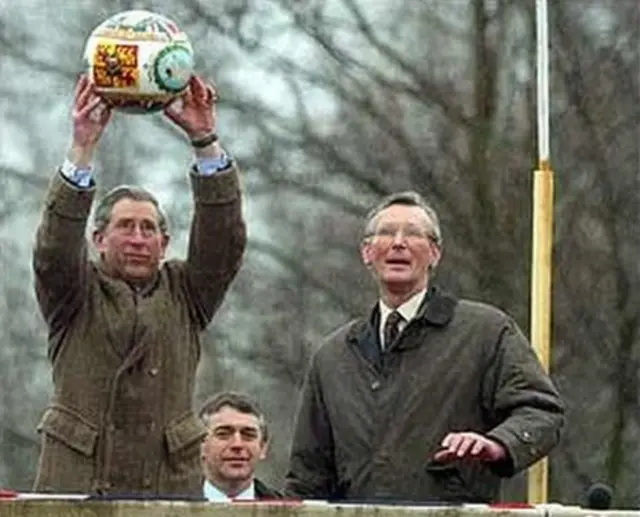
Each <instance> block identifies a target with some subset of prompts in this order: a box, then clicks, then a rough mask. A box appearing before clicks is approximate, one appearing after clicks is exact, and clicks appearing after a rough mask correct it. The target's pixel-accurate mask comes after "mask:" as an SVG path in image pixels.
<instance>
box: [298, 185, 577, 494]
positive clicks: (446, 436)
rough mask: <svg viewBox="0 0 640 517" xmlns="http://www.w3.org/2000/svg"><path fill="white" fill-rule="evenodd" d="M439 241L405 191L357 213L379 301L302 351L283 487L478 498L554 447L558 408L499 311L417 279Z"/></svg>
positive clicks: (436, 253)
mask: <svg viewBox="0 0 640 517" xmlns="http://www.w3.org/2000/svg"><path fill="white" fill-rule="evenodd" d="M441 249H442V236H441V231H440V226H439V223H438V217H437V215H436V213H435V211H434V210H433V209H432V208H431V207H430V206H429V205H427V203H425V201H424V200H423V199H422V198H421V197H420V196H419V195H418V194H416V193H414V192H405V193H399V194H395V195H392V196H390V197H389V198H387V199H385V200H383V202H382V203H381V204H380V205H379V206H377V207H376V208H375V209H374V210H372V212H371V213H370V214H369V216H368V218H367V221H366V225H365V233H364V238H363V241H362V246H361V254H362V259H363V262H364V264H365V265H366V266H367V267H368V268H369V269H370V271H371V273H372V274H373V277H374V278H375V280H376V282H377V284H378V288H379V300H378V303H376V304H375V306H374V307H373V308H372V310H371V312H370V314H369V316H368V317H365V318H359V319H356V320H354V321H352V322H350V323H348V324H346V325H345V326H343V327H342V328H340V329H338V330H337V331H335V332H334V333H332V334H331V335H330V336H329V337H328V338H327V339H326V341H325V342H324V343H323V345H322V346H321V347H320V348H319V350H318V351H317V353H316V354H315V355H314V357H313V358H312V360H311V365H310V368H309V371H308V373H307V377H306V382H305V385H304V388H303V393H302V397H301V403H300V406H299V410H298V414H297V421H296V427H295V432H294V436H293V444H292V450H291V456H290V467H289V472H288V475H287V479H286V491H287V493H288V495H291V496H296V497H301V498H305V499H347V500H353V499H360V500H363V499H364V500H376V499H378V500H385V499H386V500H391V499H395V500H404V501H416V502H429V501H433V502H435V501H446V502H468V503H472V502H483V503H488V502H492V501H496V500H497V499H498V497H499V490H500V479H501V478H503V477H507V476H512V475H513V474H515V473H516V472H519V471H521V470H523V469H525V468H527V467H528V466H529V465H531V464H532V463H534V462H535V461H537V460H539V459H540V458H542V457H543V456H545V455H546V454H548V452H549V451H550V450H551V449H552V447H554V445H556V444H557V442H558V440H559V438H560V432H561V429H562V427H563V423H564V405H563V403H562V401H561V399H560V397H559V395H558V392H557V391H556V389H555V388H554V386H553V384H552V382H551V380H550V379H549V377H548V376H547V374H546V373H545V372H544V370H543V368H542V367H541V365H540V363H539V361H538V359H537V357H536V355H535V353H534V351H533V349H532V347H531V346H530V344H529V343H528V341H527V339H526V338H525V336H524V335H523V334H522V332H521V331H520V329H519V328H518V326H517V325H516V323H515V322H514V321H513V319H512V318H510V317H509V316H508V315H507V314H505V313H504V312H502V311H500V310H498V309H497V308H495V307H492V306H490V305H486V304H483V303H478V302H472V301H468V300H458V299H456V298H455V297H454V296H452V295H450V294H447V293H445V292H443V291H442V290H440V289H438V288H437V287H435V286H434V285H431V282H430V276H431V272H432V271H433V269H434V268H435V267H436V266H437V264H438V261H439V260H440V256H441Z"/></svg>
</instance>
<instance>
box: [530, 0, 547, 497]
mask: <svg viewBox="0 0 640 517" xmlns="http://www.w3.org/2000/svg"><path fill="white" fill-rule="evenodd" d="M548 32H549V24H548V16H547V0H536V61H537V62H536V71H537V87H538V88H537V97H538V98H537V101H538V102H537V119H538V120H537V122H538V170H537V171H535V172H534V177H533V214H532V219H533V225H532V226H533V228H532V233H533V236H532V256H531V260H532V262H531V344H532V345H533V347H534V349H535V350H536V352H537V354H538V357H539V358H540V362H541V363H542V366H543V367H544V369H545V370H546V371H547V372H548V371H549V357H550V355H551V354H550V349H551V339H550V334H551V264H552V256H551V255H552V248H553V171H552V170H551V160H550V158H549V155H550V153H549V34H548ZM527 481H528V501H529V503H530V504H545V503H546V502H547V496H548V494H547V490H548V489H547V487H548V482H549V476H548V463H547V459H546V458H544V459H542V460H541V461H539V462H538V463H536V464H535V465H532V466H531V468H530V469H529V476H528V480H527Z"/></svg>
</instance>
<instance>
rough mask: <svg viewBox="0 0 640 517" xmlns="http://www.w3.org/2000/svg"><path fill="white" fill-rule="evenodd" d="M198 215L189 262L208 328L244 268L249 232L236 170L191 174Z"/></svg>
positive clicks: (202, 322)
mask: <svg viewBox="0 0 640 517" xmlns="http://www.w3.org/2000/svg"><path fill="white" fill-rule="evenodd" d="M191 186H192V190H193V195H194V203H195V207H194V215H193V220H192V222H191V232H190V235H189V248H188V254H187V259H186V261H185V272H186V278H187V291H188V298H189V300H190V302H191V306H192V313H193V316H194V318H195V320H196V321H197V322H198V324H199V326H200V328H201V329H204V328H205V327H206V326H207V325H208V324H209V322H210V321H211V319H212V318H213V315H214V314H215V312H216V310H217V309H218V307H220V305H221V304H222V301H223V300H224V296H225V294H226V292H227V290H228V288H229V286H230V285H231V282H232V281H233V279H234V278H235V276H236V274H237V273H238V270H239V269H240V266H241V264H242V256H243V254H244V250H245V247H246V243H247V233H246V225H245V222H244V218H243V216H242V199H241V194H240V181H239V178H238V171H237V169H236V168H235V166H232V167H231V168H230V169H228V170H225V171H221V172H218V173H216V174H213V175H211V176H203V175H200V174H198V173H197V172H195V170H194V171H192V172H191Z"/></svg>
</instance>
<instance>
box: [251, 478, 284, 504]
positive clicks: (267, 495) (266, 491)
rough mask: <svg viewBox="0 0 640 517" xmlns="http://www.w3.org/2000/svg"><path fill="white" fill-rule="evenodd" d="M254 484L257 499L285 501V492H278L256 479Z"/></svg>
mask: <svg viewBox="0 0 640 517" xmlns="http://www.w3.org/2000/svg"><path fill="white" fill-rule="evenodd" d="M253 482H254V488H255V496H256V499H284V497H285V495H284V492H282V491H280V490H277V489H276V488H274V487H272V486H270V485H268V484H267V483H265V482H264V481H261V480H259V479H258V478H255V479H254V480H253Z"/></svg>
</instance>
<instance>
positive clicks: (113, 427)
mask: <svg viewBox="0 0 640 517" xmlns="http://www.w3.org/2000/svg"><path fill="white" fill-rule="evenodd" d="M108 429H109V432H110V433H113V432H114V431H115V430H116V424H113V423H112V424H109V427H108Z"/></svg>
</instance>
